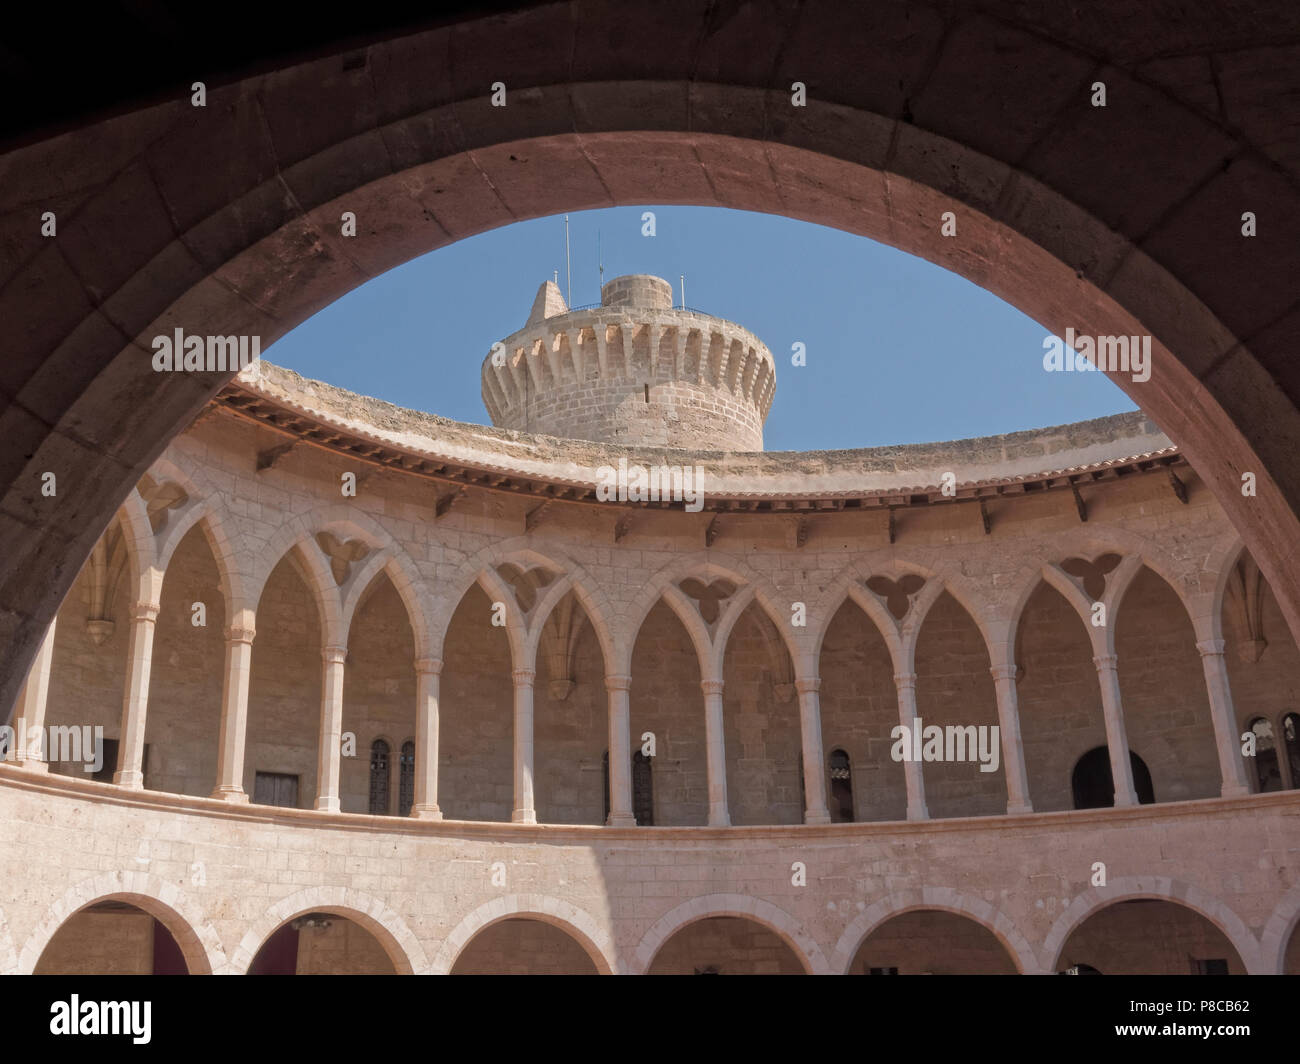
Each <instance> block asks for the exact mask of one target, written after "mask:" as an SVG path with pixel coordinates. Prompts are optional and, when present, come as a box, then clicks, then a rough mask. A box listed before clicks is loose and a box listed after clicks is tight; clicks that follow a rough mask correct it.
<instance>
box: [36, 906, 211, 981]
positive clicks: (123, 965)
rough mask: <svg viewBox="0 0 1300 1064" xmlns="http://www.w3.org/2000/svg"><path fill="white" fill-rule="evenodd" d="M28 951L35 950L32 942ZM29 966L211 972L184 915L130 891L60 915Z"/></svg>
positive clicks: (57, 970)
mask: <svg viewBox="0 0 1300 1064" xmlns="http://www.w3.org/2000/svg"><path fill="white" fill-rule="evenodd" d="M39 933H40V932H39V931H38V934H39ZM33 937H36V936H33ZM26 952H27V953H28V954H29V955H30V953H31V952H34V950H33V948H32V947H31V946H29V947H28V950H27V951H26ZM29 970H30V972H31V974H33V975H210V974H211V973H212V968H211V964H210V962H209V960H208V957H207V954H206V951H205V950H204V947H203V945H202V943H201V942H200V941H199V937H198V936H197V935H196V934H195V932H194V931H193V929H192V928H191V927H190V925H189V924H188V923H187V922H186V921H185V919H184V918H183V917H181V916H180V915H179V914H178V913H176V912H174V911H173V910H171V909H170V908H169V907H168V906H166V905H163V904H162V903H161V902H159V901H158V900H157V899H155V898H150V897H147V896H145V895H140V894H129V893H120V894H112V895H108V896H105V897H101V898H97V899H95V900H94V901H92V902H90V903H88V904H86V905H83V906H81V907H80V908H79V909H77V910H76V911H75V912H72V913H70V914H69V915H68V916H66V917H65V918H64V919H62V920H61V921H60V922H59V923H58V925H57V927H55V928H54V929H53V933H52V934H49V935H48V937H47V938H46V940H45V941H44V943H43V944H42V945H41V946H40V953H39V956H37V957H36V959H35V962H34V964H33V965H32V967H31V968H30V969H29Z"/></svg>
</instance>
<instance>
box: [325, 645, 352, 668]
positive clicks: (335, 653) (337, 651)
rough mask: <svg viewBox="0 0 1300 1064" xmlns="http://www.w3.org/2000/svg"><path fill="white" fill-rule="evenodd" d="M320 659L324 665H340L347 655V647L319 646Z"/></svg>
mask: <svg viewBox="0 0 1300 1064" xmlns="http://www.w3.org/2000/svg"><path fill="white" fill-rule="evenodd" d="M320 657H321V661H323V662H325V664H326V665H342V664H343V663H344V662H345V661H346V660H347V657H348V648H347V647H338V646H329V647H321V648H320Z"/></svg>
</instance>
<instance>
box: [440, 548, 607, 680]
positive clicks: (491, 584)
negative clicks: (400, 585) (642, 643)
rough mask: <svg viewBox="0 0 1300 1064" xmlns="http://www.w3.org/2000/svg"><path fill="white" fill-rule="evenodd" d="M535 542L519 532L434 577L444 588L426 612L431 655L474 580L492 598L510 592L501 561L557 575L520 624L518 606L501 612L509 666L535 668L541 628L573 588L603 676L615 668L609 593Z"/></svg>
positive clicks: (569, 561)
mask: <svg viewBox="0 0 1300 1064" xmlns="http://www.w3.org/2000/svg"><path fill="white" fill-rule="evenodd" d="M535 540H536V537H533V536H518V537H516V538H514V539H507V540H501V541H499V542H497V543H493V544H490V545H488V546H486V547H484V548H483V549H482V550H480V551H478V552H477V553H476V554H474V555H473V556H472V557H470V558H467V559H466V560H465V561H464V562H462V563H461V564H460V565H459V566H458V567H457V568H456V570H455V573H454V574H453V575H451V576H450V577H449V578H447V579H445V580H440V581H439V583H440V584H441V585H442V586H444V587H445V588H446V589H447V590H446V591H445V592H442V593H440V594H439V595H438V596H437V597H436V598H435V599H434V600H433V602H432V605H431V608H430V612H429V616H430V632H431V635H430V639H431V646H432V648H433V652H432V653H431V655H430V656H431V657H436V658H441V657H442V649H443V644H444V641H445V640H446V638H447V629H448V628H449V627H450V625H451V618H452V616H453V615H454V614H455V612H456V609H457V607H458V606H459V605H460V603H461V601H462V600H463V599H464V597H465V595H466V594H467V593H468V592H469V589H470V588H471V587H473V586H474V584H476V583H477V584H478V585H479V586H480V587H482V588H483V590H484V591H485V592H487V593H488V595H489V597H493V596H496V598H495V599H494V601H502V600H503V599H502V596H504V601H506V602H510V601H512V600H513V598H514V596H513V594H512V593H511V592H510V591H509V589H508V586H507V585H506V584H505V582H504V581H503V580H502V579H501V577H500V574H499V573H497V571H496V569H497V567H498V566H500V565H506V564H516V565H518V564H521V563H522V564H523V565H524V566H525V568H533V567H534V566H543V567H545V568H546V569H548V570H550V571H552V572H555V573H556V574H557V578H558V579H557V580H554V581H552V582H551V584H550V585H548V586H547V587H546V588H545V589H544V591H543V593H542V594H541V595H540V596H538V600H537V602H536V603H534V605H533V608H532V610H531V611H530V612H529V616H528V617H527V618H526V619H525V623H524V624H520V617H519V614H518V611H517V610H509V609H508V610H506V635H507V638H509V639H510V641H511V642H510V653H511V660H512V663H513V666H514V668H516V669H521V668H528V669H532V668H535V665H536V655H537V644H538V641H539V640H540V639H541V633H542V629H543V628H544V627H545V625H546V621H547V620H548V618H549V617H550V615H551V612H552V611H553V610H554V609H555V607H556V605H557V604H558V603H559V602H560V600H561V599H562V598H564V595H565V594H567V593H568V592H569V591H572V592H573V594H574V597H576V598H577V600H578V602H579V604H580V605H581V606H582V609H583V611H584V612H585V613H586V614H587V619H588V620H589V621H590V622H591V627H592V629H593V631H594V632H595V633H596V639H597V641H598V642H599V644H600V651H601V655H602V657H603V658H604V664H605V672H606V674H607V675H608V674H611V673H613V672H616V671H618V670H617V665H618V663H619V662H622V661H623V660H624V659H625V657H627V656H628V655H627V654H626V653H625V652H624V648H623V647H622V646H621V643H620V639H619V627H618V625H617V623H616V618H617V616H618V614H617V612H616V611H615V609H614V606H613V604H612V603H611V602H610V599H609V597H608V596H607V595H606V594H605V592H604V590H603V589H602V588H601V587H600V585H599V584H598V583H597V582H596V581H595V580H593V579H592V578H591V576H590V574H588V573H587V572H586V570H585V569H583V568H582V566H580V565H578V564H577V563H575V562H574V561H573V560H572V559H570V558H569V557H568V556H567V555H565V554H563V553H561V552H559V551H556V550H552V549H550V546H549V544H548V545H547V546H546V547H545V549H543V548H542V547H539V546H538V545H537V543H536V541H535Z"/></svg>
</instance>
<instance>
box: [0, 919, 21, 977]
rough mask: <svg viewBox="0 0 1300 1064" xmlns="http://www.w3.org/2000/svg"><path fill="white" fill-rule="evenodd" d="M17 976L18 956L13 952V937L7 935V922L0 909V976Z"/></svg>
mask: <svg viewBox="0 0 1300 1064" xmlns="http://www.w3.org/2000/svg"><path fill="white" fill-rule="evenodd" d="M17 974H18V954H17V953H16V952H15V951H14V940H13V936H12V935H10V934H9V922H8V921H7V920H6V919H5V912H4V910H3V909H0V975H17Z"/></svg>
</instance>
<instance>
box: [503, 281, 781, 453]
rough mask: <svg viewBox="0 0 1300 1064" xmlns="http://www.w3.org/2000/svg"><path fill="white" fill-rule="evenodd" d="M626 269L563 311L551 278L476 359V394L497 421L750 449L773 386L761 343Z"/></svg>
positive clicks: (568, 433) (600, 436) (755, 447)
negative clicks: (595, 296) (589, 302)
mask: <svg viewBox="0 0 1300 1064" xmlns="http://www.w3.org/2000/svg"><path fill="white" fill-rule="evenodd" d="M672 295H673V290H672V286H671V285H670V284H669V283H668V282H667V281H665V280H663V279H662V278H660V277H653V276H650V275H648V274H631V275H627V276H623V277H616V278H614V279H613V280H611V281H609V282H608V283H607V284H605V285H604V286H603V287H602V288H601V302H600V305H599V306H598V307H592V308H588V309H583V310H569V308H568V307H567V305H566V304H565V302H564V298H563V296H562V295H561V293H560V290H559V287H558V286H557V285H556V284H555V283H554V282H552V281H547V282H545V283H544V284H543V285H542V286H541V288H540V289H539V290H538V292H537V298H536V299H535V300H534V301H533V306H532V311H531V313H530V314H529V316H528V321H527V323H526V324H525V325H524V327H523V328H522V329H520V330H519V331H518V332H516V333H514V334H512V335H510V336H508V337H506V338H505V339H504V340H502V341H501V342H500V344H499V345H494V347H493V350H492V351H491V352H490V353H489V354H488V356H487V357H486V358H485V359H484V360H483V369H482V374H483V403H484V405H485V406H486V407H487V410H488V413H489V414H490V415H491V418H492V423H493V424H494V425H498V426H500V427H502V428H509V429H518V430H521V431H526V432H540V433H546V434H547V435H551V436H562V437H568V438H572V439H582V440H593V441H596V442H600V443H621V444H629V445H644V446H648V447H681V448H689V449H694V450H717V451H761V450H762V449H763V422H764V420H765V419H766V417H767V412H768V410H769V408H770V407H771V405H772V397H773V395H774V394H775V392H776V366H775V363H774V361H773V359H772V353H771V351H769V350H768V349H767V345H765V344H764V343H763V342H762V341H761V340H759V339H758V337H756V336H755V335H754V334H753V333H751V332H750V331H749V330H748V329H745V328H743V327H741V326H739V325H737V324H735V323H734V322H729V321H724V320H723V319H721V318H715V317H713V316H712V315H709V314H702V313H699V312H698V311H694V310H686V309H684V308H675V307H673V305H672Z"/></svg>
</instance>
